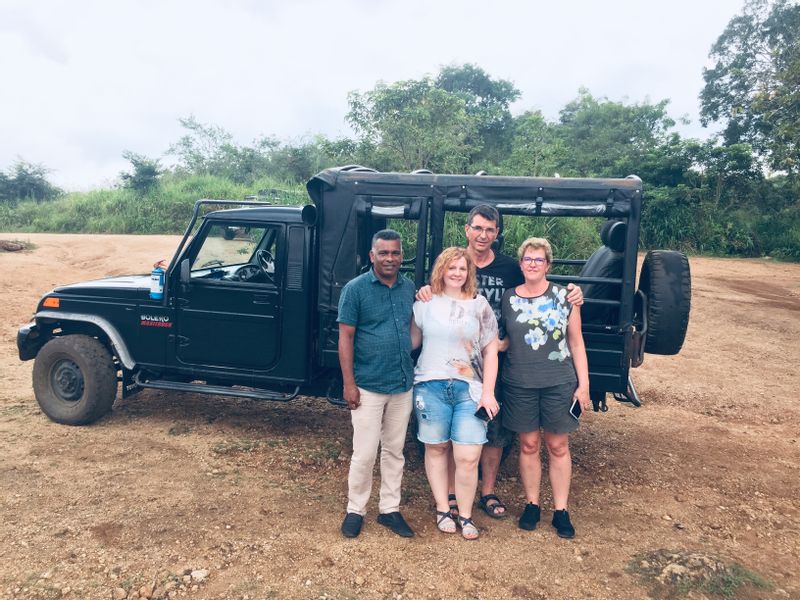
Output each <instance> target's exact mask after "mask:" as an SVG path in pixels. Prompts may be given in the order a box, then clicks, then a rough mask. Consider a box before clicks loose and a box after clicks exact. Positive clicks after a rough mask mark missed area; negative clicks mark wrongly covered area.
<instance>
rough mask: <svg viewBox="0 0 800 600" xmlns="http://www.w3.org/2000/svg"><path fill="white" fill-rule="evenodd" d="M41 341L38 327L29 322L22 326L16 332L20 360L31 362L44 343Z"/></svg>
mask: <svg viewBox="0 0 800 600" xmlns="http://www.w3.org/2000/svg"><path fill="white" fill-rule="evenodd" d="M46 341H47V340H46V339H43V336H42V335H41V332H40V331H39V327H38V325H36V323H35V322H33V321H32V322H30V323H28V324H27V325H23V326H22V327H20V328H19V331H17V350H18V351H19V359H20V360H31V359H32V358H36V355H37V354H38V353H39V350H40V349H41V347H42V346H43V345H44V343H45V342H46Z"/></svg>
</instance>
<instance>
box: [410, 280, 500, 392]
mask: <svg viewBox="0 0 800 600" xmlns="http://www.w3.org/2000/svg"><path fill="white" fill-rule="evenodd" d="M414 321H415V322H416V324H417V327H419V328H420V329H421V330H422V353H421V354H420V357H419V360H418V361H417V367H416V368H415V369H414V383H421V382H423V381H434V380H437V379H458V380H461V381H465V382H467V383H468V384H469V393H470V396H471V397H472V399H473V400H475V402H479V401H480V399H481V394H482V392H483V354H482V352H481V351H482V350H483V349H484V348H485V347H486V345H487V344H488V343H489V342H491V341H492V340H493V339H495V338H496V337H497V319H496V318H495V316H494V311H493V310H492V307H491V306H489V302H488V301H487V300H486V298H484V297H483V296H480V295H479V296H477V297H476V298H473V299H471V300H456V299H454V298H450V297H449V296H445V295H443V294H440V295H437V296H434V297H433V299H432V300H431V301H430V302H415V303H414Z"/></svg>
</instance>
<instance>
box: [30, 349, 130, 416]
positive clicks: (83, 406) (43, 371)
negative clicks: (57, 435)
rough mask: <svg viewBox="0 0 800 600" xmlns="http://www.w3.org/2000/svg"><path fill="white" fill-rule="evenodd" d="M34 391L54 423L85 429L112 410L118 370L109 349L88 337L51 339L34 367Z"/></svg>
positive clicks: (40, 404)
mask: <svg viewBox="0 0 800 600" xmlns="http://www.w3.org/2000/svg"><path fill="white" fill-rule="evenodd" d="M33 391H34V393H35V395H36V401H37V402H38V403H39V407H40V408H41V409H42V412H44V414H46V415H47V416H48V417H50V419H52V420H53V421H55V422H56V423H63V424H65V425H85V424H87V423H92V422H93V421H96V420H97V419H99V418H100V417H102V416H103V415H104V414H106V413H107V412H109V411H110V410H111V406H112V405H113V404H114V399H115V398H116V396H117V368H116V366H115V365H114V361H113V359H112V357H111V353H110V352H109V351H108V349H107V348H106V347H105V346H104V345H103V344H102V343H101V342H100V341H99V340H97V339H95V338H93V337H89V336H87V335H66V336H63V337H57V338H53V339H52V340H50V341H49V342H47V344H45V346H44V347H43V348H42V349H41V350H40V351H39V354H38V355H37V356H36V362H35V363H34V365H33Z"/></svg>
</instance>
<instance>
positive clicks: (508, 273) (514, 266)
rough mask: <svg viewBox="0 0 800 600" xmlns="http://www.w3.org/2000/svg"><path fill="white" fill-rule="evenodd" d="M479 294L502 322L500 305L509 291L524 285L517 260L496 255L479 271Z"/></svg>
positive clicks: (497, 253) (496, 253) (503, 255)
mask: <svg viewBox="0 0 800 600" xmlns="http://www.w3.org/2000/svg"><path fill="white" fill-rule="evenodd" d="M477 276H478V293H479V294H481V295H483V296H484V297H485V298H486V299H487V300H488V301H489V306H491V307H492V310H493V311H494V316H495V317H497V321H498V322H499V321H500V305H501V301H502V300H503V294H504V293H505V291H506V290H507V289H510V288H513V287H516V286H518V285H522V283H523V281H525V280H524V278H523V277H522V271H521V270H520V268H519V264H518V263H517V261H516V260H514V259H513V258H511V257H510V256H506V255H505V254H500V253H499V252H495V253H494V260H493V261H492V262H490V263H489V264H488V265H486V266H485V267H483V268H479V269H478V270H477Z"/></svg>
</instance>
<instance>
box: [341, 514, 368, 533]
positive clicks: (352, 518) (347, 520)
mask: <svg viewBox="0 0 800 600" xmlns="http://www.w3.org/2000/svg"><path fill="white" fill-rule="evenodd" d="M363 523H364V517H362V516H361V515H359V514H356V513H351V512H349V513H347V514H346V515H345V517H344V521H342V535H343V536H344V537H346V538H354V537H358V534H359V533H361V525H363Z"/></svg>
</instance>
